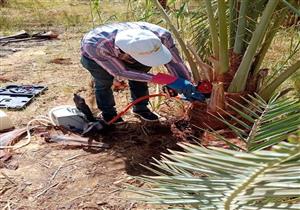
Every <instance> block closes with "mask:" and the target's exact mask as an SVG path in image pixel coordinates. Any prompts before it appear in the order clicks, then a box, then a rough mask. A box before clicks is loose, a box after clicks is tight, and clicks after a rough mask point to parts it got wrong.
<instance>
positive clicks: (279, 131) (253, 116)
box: [220, 95, 300, 151]
mask: <svg viewBox="0 0 300 210" xmlns="http://www.w3.org/2000/svg"><path fill="white" fill-rule="evenodd" d="M249 97H250V98H251V100H252V102H251V101H249V100H248V99H246V98H245V99H244V100H245V101H247V102H248V104H249V105H250V107H251V109H249V107H247V106H245V105H243V104H241V103H238V102H236V101H233V100H232V101H230V103H228V104H227V106H228V107H229V108H231V109H233V110H234V111H235V112H237V113H238V115H239V116H240V117H239V118H237V117H235V116H233V115H230V114H229V113H228V114H229V115H230V116H231V117H232V120H233V121H234V122H235V123H229V122H227V121H226V120H224V119H221V118H220V119H221V120H222V121H223V122H224V123H225V124H227V125H228V126H229V127H230V128H231V129H232V130H233V131H234V132H235V134H236V135H237V136H238V137H239V138H240V139H241V140H242V141H244V142H245V143H246V144H247V150H248V151H254V150H261V149H264V148H268V147H270V146H272V145H274V144H277V143H278V142H280V141H282V140H285V139H287V135H288V134H289V133H291V132H294V131H295V130H297V129H298V128H299V126H300V100H299V99H293V98H289V99H280V98H278V97H277V96H274V97H273V98H271V99H270V100H269V102H266V101H264V100H263V99H262V98H261V97H259V96H258V95H257V97H256V98H255V97H253V96H249Z"/></svg>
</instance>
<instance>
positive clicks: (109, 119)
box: [102, 114, 125, 125]
mask: <svg viewBox="0 0 300 210" xmlns="http://www.w3.org/2000/svg"><path fill="white" fill-rule="evenodd" d="M115 116H117V115H106V114H104V115H102V117H103V120H104V121H105V122H107V123H108V122H109V121H111V120H112V119H113V118H114V117H115ZM123 123H125V121H124V120H123V119H122V117H120V118H118V119H117V120H116V121H115V122H114V123H113V124H114V125H121V124H123Z"/></svg>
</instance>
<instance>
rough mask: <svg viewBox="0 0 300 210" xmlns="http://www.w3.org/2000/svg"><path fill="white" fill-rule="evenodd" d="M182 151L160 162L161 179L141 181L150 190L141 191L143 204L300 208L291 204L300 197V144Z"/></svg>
mask: <svg viewBox="0 0 300 210" xmlns="http://www.w3.org/2000/svg"><path fill="white" fill-rule="evenodd" d="M298 137H299V136H298ZM180 146H181V147H182V148H183V149H184V150H185V151H184V152H177V151H171V154H170V155H164V158H163V159H162V160H161V161H156V164H155V166H156V167H158V168H159V170H154V169H151V170H152V172H154V173H155V174H156V175H157V176H144V177H142V178H141V179H142V180H143V181H144V182H145V183H146V186H148V187H147V188H144V189H135V192H136V193H138V194H140V195H141V197H140V198H139V199H141V200H143V201H146V202H148V203H151V204H160V205H162V204H163V205H168V206H169V208H168V209H201V210H206V209H207V210H208V209H209V210H221V209H225V210H233V209H234V210H238V209H239V210H249V209H251V210H252V209H261V210H262V209H264V210H277V209H280V210H283V209H290V210H296V209H300V204H299V203H293V202H289V201H290V200H291V199H292V198H295V197H296V198H297V197H298V198H299V197H300V179H299V177H300V170H299V168H300V142H299V140H298V142H297V143H287V142H281V143H280V144H278V145H277V146H274V147H273V148H274V149H273V150H272V151H256V152H253V153H244V152H237V151H232V150H226V149H220V148H211V150H210V149H206V148H203V147H200V146H196V145H192V144H181V145H180Z"/></svg>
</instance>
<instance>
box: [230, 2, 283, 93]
mask: <svg viewBox="0 0 300 210" xmlns="http://www.w3.org/2000/svg"><path fill="white" fill-rule="evenodd" d="M278 3H279V0H271V1H268V3H267V5H266V8H265V10H264V12H263V15H262V17H261V20H260V22H259V23H258V25H257V27H256V30H255V31H254V33H253V36H252V38H251V41H250V44H249V46H248V48H247V50H246V53H245V55H244V57H243V60H242V62H241V64H240V66H239V68H238V70H237V72H236V74H235V76H234V78H233V80H232V82H231V84H230V86H229V92H242V91H244V90H245V87H246V83H247V79H248V75H249V71H250V68H251V64H252V61H253V58H254V56H255V54H256V51H257V49H258V48H259V46H260V44H261V42H262V40H263V38H264V36H265V34H266V31H267V28H268V25H269V23H270V21H271V18H272V15H273V12H274V10H275V8H276V7H277V5H278Z"/></svg>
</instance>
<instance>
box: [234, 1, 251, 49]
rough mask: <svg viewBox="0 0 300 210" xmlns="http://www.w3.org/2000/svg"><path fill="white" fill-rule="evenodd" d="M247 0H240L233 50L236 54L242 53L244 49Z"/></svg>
mask: <svg viewBox="0 0 300 210" xmlns="http://www.w3.org/2000/svg"><path fill="white" fill-rule="evenodd" d="M248 2H249V0H241V7H240V11H239V20H238V26H237V31H236V36H235V41H234V48H233V52H234V53H236V54H243V49H244V37H245V32H246V28H247V27H246V13H247V8H248Z"/></svg>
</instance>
